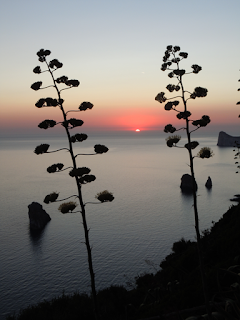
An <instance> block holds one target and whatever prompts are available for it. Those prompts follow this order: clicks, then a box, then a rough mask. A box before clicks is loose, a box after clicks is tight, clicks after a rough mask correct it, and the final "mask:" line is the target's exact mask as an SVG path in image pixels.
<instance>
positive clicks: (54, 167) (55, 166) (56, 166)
mask: <svg viewBox="0 0 240 320" xmlns="http://www.w3.org/2000/svg"><path fill="white" fill-rule="evenodd" d="M63 167H64V164H63V163H55V164H52V165H51V166H49V167H48V168H47V172H49V173H54V172H57V171H60V170H62V168H63Z"/></svg>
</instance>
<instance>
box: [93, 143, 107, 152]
mask: <svg viewBox="0 0 240 320" xmlns="http://www.w3.org/2000/svg"><path fill="white" fill-rule="evenodd" d="M94 151H95V152H96V153H106V152H108V147H106V146H104V145H102V144H96V145H95V146H94Z"/></svg>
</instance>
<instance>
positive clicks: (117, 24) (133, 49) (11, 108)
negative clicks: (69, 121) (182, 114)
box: [0, 0, 240, 136]
mask: <svg viewBox="0 0 240 320" xmlns="http://www.w3.org/2000/svg"><path fill="white" fill-rule="evenodd" d="M239 12H240V1H239V0H229V1H219V0H202V1H196V0H189V1H188V0H183V1H179V0H173V1H162V0H121V1H117V0H101V1H100V0H99V1H97V0H95V1H94V0H88V1H85V0H84V1H82V0H68V1H62V0H58V1H54V0H42V1H35V0H21V1H18V0H9V1H1V7H0V24H1V35H0V39H1V62H0V68H1V80H0V81H1V83H0V91H1V93H0V97H1V98H0V134H1V135H4V136H5V135H8V134H9V133H11V134H12V135H18V134H19V133H22V132H25V133H26V134H31V133H32V132H37V131H38V130H40V129H38V128H37V125H38V124H39V123H40V122H41V121H43V120H45V119H55V120H60V119H61V118H60V114H59V110H56V109H55V108H48V109H47V108H43V109H38V108H36V107H35V103H36V102H37V101H38V99H39V98H42V97H48V96H52V97H55V92H54V91H53V89H51V88H50V89H46V90H40V91H36V92H35V91H33V90H32V89H30V86H31V84H32V83H33V82H36V81H43V85H46V86H47V85H49V84H51V81H50V80H51V79H50V77H49V74H47V73H44V74H40V75H38V74H34V73H33V72H32V70H33V68H34V67H35V66H37V65H41V63H40V62H38V58H37V56H36V52H37V51H38V50H39V49H41V48H44V49H49V50H51V52H52V54H51V56H50V59H54V58H57V59H58V60H59V61H61V62H62V63H63V68H62V69H60V70H58V71H57V72H56V76H62V75H66V76H68V77H69V78H72V79H78V80H79V81H80V83H81V84H80V86H79V87H78V88H73V89H71V90H66V91H63V96H62V97H63V99H64V100H65V107H66V108H67V109H71V110H72V109H77V108H78V106H79V105H80V103H81V102H83V101H90V102H92V103H93V104H94V108H93V109H92V110H88V111H86V112H82V113H79V114H74V116H75V117H79V118H80V119H82V120H83V121H84V128H82V131H83V132H84V130H85V129H86V130H87V131H89V130H90V131H91V130H94V131H108V130H116V131H118V130H133V131H134V130H136V129H140V130H141V131H144V130H160V131H162V130H163V128H164V126H165V125H166V124H168V123H172V124H176V125H178V124H179V125H180V122H177V120H176V115H175V113H174V112H173V111H170V112H167V111H165V110H164V108H163V107H164V105H163V104H159V103H158V102H156V101H155V100H154V98H155V96H156V95H157V93H159V92H161V91H165V92H166V93H167V90H166V89H165V88H166V85H168V84H169V83H174V81H173V80H172V79H170V78H168V76H167V72H162V71H161V70H160V67H161V64H162V57H163V55H164V51H165V49H166V46H167V45H171V44H172V45H179V46H180V47H181V50H182V51H184V52H188V54H189V57H188V59H187V60H185V61H184V65H183V67H184V68H186V69H187V70H191V65H192V64H198V65H200V66H201V67H202V71H201V72H200V73H199V74H196V75H195V74H191V75H188V76H186V77H185V79H186V80H184V81H185V88H186V90H189V91H192V90H193V89H194V88H195V87H197V86H202V87H204V88H207V89H208V95H207V97H206V98H199V99H196V100H192V101H191V102H190V103H189V109H190V111H191V112H192V114H193V117H194V118H195V119H197V118H200V117H201V116H202V115H203V114H207V115H209V116H210V118H211V120H212V122H211V124H210V125H209V130H212V131H216V132H217V131H220V130H223V131H226V132H227V133H229V134H232V135H240V130H239V124H240V119H239V118H238V115H239V114H240V106H237V105H236V102H237V101H240V92H239V91H237V89H238V88H239V87H240V83H239V82H238V79H240V71H239V69H240V41H239V31H240V20H239ZM167 96H168V97H170V96H171V94H170V93H168V95H167ZM178 121H179V120H178ZM52 130H54V129H52ZM203 130H205V129H203Z"/></svg>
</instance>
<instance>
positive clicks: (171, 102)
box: [164, 100, 179, 111]
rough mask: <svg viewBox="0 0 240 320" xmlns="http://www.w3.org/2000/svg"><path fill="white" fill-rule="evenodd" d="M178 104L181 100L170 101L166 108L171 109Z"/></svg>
mask: <svg viewBox="0 0 240 320" xmlns="http://www.w3.org/2000/svg"><path fill="white" fill-rule="evenodd" d="M177 105H179V101H177V100H176V101H169V102H167V103H166V104H165V106H164V109H165V110H167V111H169V110H171V109H174V108H173V107H176V106H177Z"/></svg>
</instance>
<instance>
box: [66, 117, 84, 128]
mask: <svg viewBox="0 0 240 320" xmlns="http://www.w3.org/2000/svg"><path fill="white" fill-rule="evenodd" d="M83 123H84V122H83V121H82V120H80V119H75V118H71V119H69V120H66V121H64V122H62V125H63V126H64V127H65V128H68V129H72V128H75V127H80V126H82V125H83Z"/></svg>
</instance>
